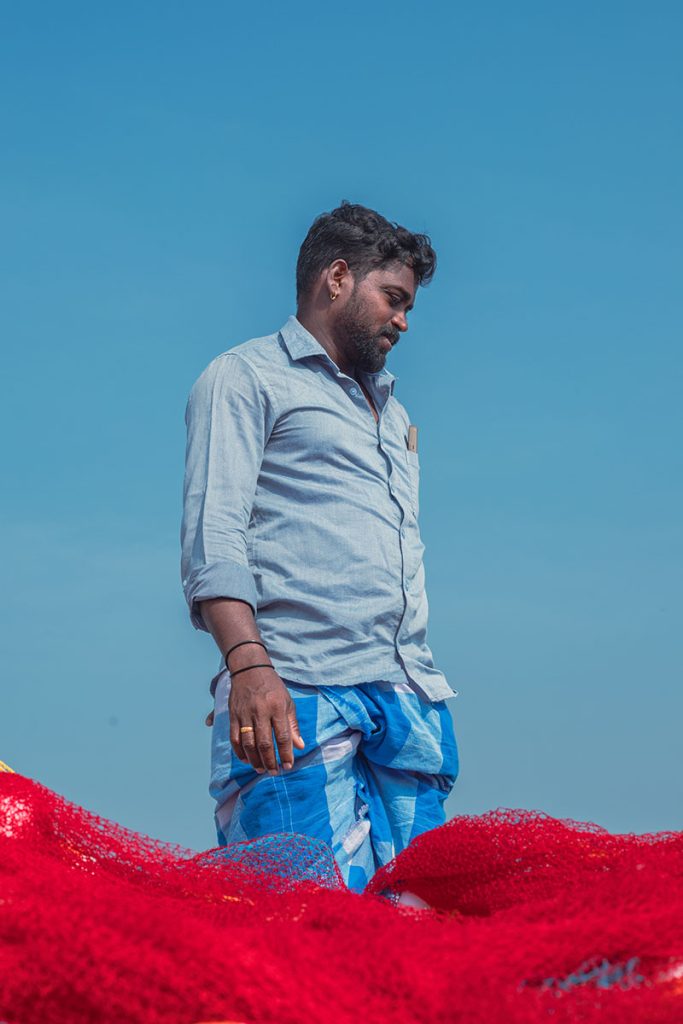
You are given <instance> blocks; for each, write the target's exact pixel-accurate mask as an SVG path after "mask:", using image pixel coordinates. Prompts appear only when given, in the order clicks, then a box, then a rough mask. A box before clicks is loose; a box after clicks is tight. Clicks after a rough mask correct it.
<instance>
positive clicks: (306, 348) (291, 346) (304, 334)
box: [280, 316, 398, 395]
mask: <svg viewBox="0 0 683 1024" xmlns="http://www.w3.org/2000/svg"><path fill="white" fill-rule="evenodd" d="M280 336H281V338H282V340H283V341H284V343H285V348H286V349H287V351H288V352H289V354H290V356H291V357H292V359H294V360H299V359H305V358H306V357H307V356H324V357H325V358H326V359H328V360H329V362H331V363H332V365H333V366H334V367H335V368H336V369H337V370H339V367H338V366H337V364H336V363H335V362H334V360H333V359H331V358H330V356H329V353H328V352H327V351H326V350H325V349H324V348H323V346H322V345H321V344H320V342H319V341H316V339H315V338H314V337H313V335H312V334H311V333H310V331H307V330H306V328H305V327H304V326H303V324H301V323H300V322H299V321H298V320H297V318H296V317H295V316H290V317H289V318H288V320H287V322H286V323H285V324H284V325H283V326H282V327H281V328H280ZM365 376H367V377H369V378H370V379H371V380H372V381H373V382H374V383H375V384H376V386H377V387H379V388H388V389H389V391H390V392H391V394H392V395H393V393H394V383H395V382H396V381H397V380H398V377H396V376H395V374H393V373H390V372H389V370H387V368H386V367H383V368H382V369H381V370H378V371H377V373H366V374H365Z"/></svg>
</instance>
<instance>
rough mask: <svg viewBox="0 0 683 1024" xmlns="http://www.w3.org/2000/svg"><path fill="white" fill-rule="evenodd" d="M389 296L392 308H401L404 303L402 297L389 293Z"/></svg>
mask: <svg viewBox="0 0 683 1024" xmlns="http://www.w3.org/2000/svg"><path fill="white" fill-rule="evenodd" d="M387 295H388V296H389V302H390V303H391V305H392V306H400V305H401V302H402V301H403V300H402V298H401V296H400V295H395V294H394V293H393V292H387Z"/></svg>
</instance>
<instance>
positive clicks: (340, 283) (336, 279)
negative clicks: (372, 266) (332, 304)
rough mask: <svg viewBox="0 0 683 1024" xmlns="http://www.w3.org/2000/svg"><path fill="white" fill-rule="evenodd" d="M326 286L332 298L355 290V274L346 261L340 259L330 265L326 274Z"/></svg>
mask: <svg viewBox="0 0 683 1024" xmlns="http://www.w3.org/2000/svg"><path fill="white" fill-rule="evenodd" d="M325 285H326V287H327V291H328V292H329V294H330V298H331V297H332V296H333V295H334V296H335V298H336V296H337V295H339V293H340V292H341V291H345V290H347V289H349V288H351V289H352V288H353V274H352V273H351V271H350V270H349V265H348V263H347V262H346V260H342V259H339V260H334V261H333V262H332V263H330V265H329V267H328V268H327V271H326V273H325Z"/></svg>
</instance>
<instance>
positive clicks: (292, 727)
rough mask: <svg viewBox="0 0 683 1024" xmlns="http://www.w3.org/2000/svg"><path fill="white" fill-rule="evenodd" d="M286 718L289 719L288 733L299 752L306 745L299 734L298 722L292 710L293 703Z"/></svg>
mask: <svg viewBox="0 0 683 1024" xmlns="http://www.w3.org/2000/svg"><path fill="white" fill-rule="evenodd" d="M287 718H288V719H289V731H290V732H291V734H292V743H293V744H294V746H295V747H297V748H298V749H299V750H303V749H304V747H305V746H306V744H305V743H304V741H303V737H302V736H301V733H300V732H299V720H298V719H297V717H296V710H295V708H294V703H293V702H292V706H291V708H290V709H289V711H288V712H287Z"/></svg>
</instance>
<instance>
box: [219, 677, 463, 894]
mask: <svg viewBox="0 0 683 1024" xmlns="http://www.w3.org/2000/svg"><path fill="white" fill-rule="evenodd" d="M283 681H284V682H285V685H286V686H287V688H288V690H289V692H290V694H291V696H292V699H293V701H294V704H295V707H296V713H297V716H298V721H299V728H300V730H301V735H302V737H303V739H304V741H305V744H306V746H305V748H304V750H297V749H296V748H295V749H294V767H293V768H292V769H291V771H288V772H285V771H282V770H281V771H280V773H279V774H278V775H268V774H263V775H259V774H258V773H257V772H255V771H254V769H253V768H252V767H251V765H248V764H243V763H242V762H241V761H239V760H238V758H237V757H236V756H235V754H234V752H233V750H232V747H231V744H230V724H229V715H228V697H229V694H230V675H229V673H228V672H227V671H223V672H221V673H220V674H219V675H218V677H217V679H216V688H215V706H214V712H215V718H214V724H213V732H212V745H211V784H210V788H209V791H210V793H211V795H212V796H213V798H214V799H215V800H216V813H215V820H216V830H217V834H218V843H219V845H220V846H226V845H228V844H229V843H233V842H239V841H242V840H245V839H256V838H258V837H260V836H264V835H268V834H271V833H282V832H297V833H301V834H303V835H308V836H311V837H313V838H316V839H319V840H322V841H323V842H325V843H326V844H327V845H328V846H329V847H330V849H331V850H332V853H333V854H334V856H335V858H336V860H337V863H338V864H339V867H340V869H341V872H342V875H343V877H344V879H345V881H346V883H347V885H348V886H349V888H351V889H353V890H355V891H358V892H360V891H362V889H363V888H364V887H365V885H366V884H367V882H368V881H369V879H370V878H371V877H372V875H373V874H374V872H375V871H376V870H377V869H378V868H379V867H380V866H381V865H383V864H386V863H387V862H388V861H389V860H391V859H392V857H394V856H395V855H396V854H397V853H399V852H400V851H401V850H402V849H404V848H405V847H406V846H407V845H408V843H409V842H410V841H411V840H412V839H414V838H415V836H417V835H419V834H420V833H421V832H426V831H428V830H429V829H432V828H436V827H437V826H438V825H442V824H443V823H444V821H445V814H444V806H443V805H444V801H445V799H446V797H447V796H448V793H449V792H450V790H451V788H452V786H453V784H454V782H455V779H456V776H457V774H458V751H457V746H456V741H455V735H454V731H453V722H452V719H451V716H450V713H449V711H448V709H447V707H446V704H445V702H444V701H435V702H429V701H427V700H425V699H424V697H423V696H422V695H421V694H420V693H419V690H417V689H416V688H413V687H411V686H410V684H408V683H392V682H388V681H384V680H382V681H376V682H368V683H362V684H360V685H356V686H351V687H344V686H317V687H314V686H310V685H300V684H298V683H296V682H293V681H291V680H288V679H285V680H283Z"/></svg>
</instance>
